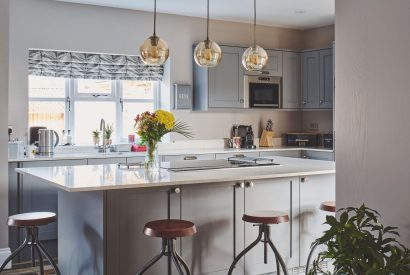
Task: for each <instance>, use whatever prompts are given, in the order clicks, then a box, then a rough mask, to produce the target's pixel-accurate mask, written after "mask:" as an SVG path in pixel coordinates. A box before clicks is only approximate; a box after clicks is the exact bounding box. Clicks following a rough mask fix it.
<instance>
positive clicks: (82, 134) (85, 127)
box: [74, 101, 116, 144]
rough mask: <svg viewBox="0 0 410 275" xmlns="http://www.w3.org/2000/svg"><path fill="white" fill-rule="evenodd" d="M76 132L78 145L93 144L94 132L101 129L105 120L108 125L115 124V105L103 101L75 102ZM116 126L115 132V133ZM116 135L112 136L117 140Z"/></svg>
mask: <svg viewBox="0 0 410 275" xmlns="http://www.w3.org/2000/svg"><path fill="white" fill-rule="evenodd" d="M74 107H75V112H74V113H75V114H74V130H75V143H76V144H92V142H93V141H92V133H91V132H92V131H94V130H96V129H100V121H101V119H102V118H104V120H105V123H106V125H110V124H113V125H114V122H115V103H114V102H101V101H97V102H96V101H87V102H75V105H74ZM115 130H116V129H115V125H114V131H115ZM114 137H115V133H114V134H113V136H112V139H113V141H114V140H115V138H114Z"/></svg>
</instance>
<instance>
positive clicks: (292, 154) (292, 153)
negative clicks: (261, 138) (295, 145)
mask: <svg viewBox="0 0 410 275" xmlns="http://www.w3.org/2000/svg"><path fill="white" fill-rule="evenodd" d="M260 156H261V157H275V156H278V157H289V158H300V157H301V151H300V150H282V151H266V152H260Z"/></svg>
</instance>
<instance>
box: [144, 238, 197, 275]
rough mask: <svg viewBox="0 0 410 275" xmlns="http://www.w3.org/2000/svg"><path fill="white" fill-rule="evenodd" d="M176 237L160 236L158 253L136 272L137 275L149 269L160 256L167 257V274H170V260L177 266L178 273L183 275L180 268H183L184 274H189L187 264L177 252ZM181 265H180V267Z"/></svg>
mask: <svg viewBox="0 0 410 275" xmlns="http://www.w3.org/2000/svg"><path fill="white" fill-rule="evenodd" d="M175 240H176V239H168V238H162V248H161V251H160V253H159V254H158V255H157V256H155V257H154V258H152V259H151V260H150V261H149V262H148V263H147V264H146V265H145V266H143V267H142V268H141V269H140V270H139V271H138V272H137V275H141V274H143V273H144V272H146V271H147V270H148V269H150V268H151V267H152V266H153V265H154V264H155V263H156V262H158V261H159V260H160V259H161V258H162V257H164V256H165V257H168V275H171V274H172V262H173V263H174V265H175V266H176V268H177V271H178V273H179V274H180V275H184V273H183V272H182V268H184V270H185V275H191V271H190V270H189V267H188V265H187V264H186V263H185V261H184V260H183V259H182V257H181V256H180V255H179V254H178V253H177V250H176V247H175ZM181 265H182V267H181Z"/></svg>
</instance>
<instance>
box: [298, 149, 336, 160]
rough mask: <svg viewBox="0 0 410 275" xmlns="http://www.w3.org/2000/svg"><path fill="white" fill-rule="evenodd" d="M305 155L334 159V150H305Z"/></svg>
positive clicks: (319, 158) (311, 157)
mask: <svg viewBox="0 0 410 275" xmlns="http://www.w3.org/2000/svg"><path fill="white" fill-rule="evenodd" d="M303 157H304V158H308V159H318V160H329V161H333V160H334V158H333V152H320V151H304V152H303Z"/></svg>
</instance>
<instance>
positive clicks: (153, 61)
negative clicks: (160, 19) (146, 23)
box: [140, 0, 169, 65]
mask: <svg viewBox="0 0 410 275" xmlns="http://www.w3.org/2000/svg"><path fill="white" fill-rule="evenodd" d="M156 21H157V0H154V34H153V35H152V36H150V37H148V38H147V39H146V40H145V41H144V43H143V44H142V45H141V47H140V54H141V59H142V61H143V62H144V63H145V64H147V65H162V64H164V63H165V61H167V59H168V56H169V48H168V45H167V43H166V42H165V41H164V40H162V39H161V38H160V37H158V36H157V34H156V23H157V22H156Z"/></svg>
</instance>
